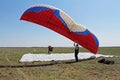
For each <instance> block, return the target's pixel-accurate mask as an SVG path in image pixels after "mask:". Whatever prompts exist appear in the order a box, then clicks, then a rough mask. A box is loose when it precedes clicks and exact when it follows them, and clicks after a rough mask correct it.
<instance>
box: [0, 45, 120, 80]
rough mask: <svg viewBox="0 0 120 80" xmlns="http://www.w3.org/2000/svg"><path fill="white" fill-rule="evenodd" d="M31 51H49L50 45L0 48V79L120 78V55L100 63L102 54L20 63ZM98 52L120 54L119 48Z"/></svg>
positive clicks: (105, 79)
mask: <svg viewBox="0 0 120 80" xmlns="http://www.w3.org/2000/svg"><path fill="white" fill-rule="evenodd" d="M80 50H81V51H86V50H85V49H80ZM72 51H73V48H54V53H56V52H59V53H64V52H65V53H69V52H72ZM29 52H31V53H47V48H0V80H8V79H9V80H120V76H119V75H120V71H119V70H120V58H107V59H109V60H114V61H115V64H113V65H107V64H100V63H98V62H97V61H98V60H99V59H101V58H98V59H92V60H85V61H81V62H74V60H69V61H48V62H34V63H19V62H18V60H19V59H20V58H21V56H22V55H23V54H25V53H29ZM99 53H102V54H113V55H117V56H120V48H119V47H117V48H113V47H111V48H100V49H99Z"/></svg>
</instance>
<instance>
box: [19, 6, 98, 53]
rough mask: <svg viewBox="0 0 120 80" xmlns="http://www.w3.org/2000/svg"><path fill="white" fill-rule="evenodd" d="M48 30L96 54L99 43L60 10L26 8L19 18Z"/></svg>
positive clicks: (47, 7)
mask: <svg viewBox="0 0 120 80" xmlns="http://www.w3.org/2000/svg"><path fill="white" fill-rule="evenodd" d="M20 19H21V20H26V21H29V22H33V23H36V24H39V25H42V26H44V27H46V28H49V29H51V30H53V31H55V32H57V33H59V34H61V35H63V36H65V37H67V38H69V39H70V40H72V41H74V42H76V43H78V44H79V45H81V46H83V47H84V48H86V49H88V50H89V51H91V52H92V53H94V54H96V53H97V51H98V47H99V42H98V39H97V38H96V36H95V35H94V34H93V33H92V32H90V31H89V30H88V29H87V28H86V27H85V26H83V25H81V24H77V23H75V22H74V21H73V19H72V18H71V17H70V16H68V15H67V14H66V13H65V12H63V11H62V10H60V9H58V8H55V7H53V6H49V5H43V4H40V5H36V6H33V7H30V8H28V9H27V10H26V11H25V12H24V13H23V15H22V16H21V18H20Z"/></svg>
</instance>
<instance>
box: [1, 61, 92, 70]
mask: <svg viewBox="0 0 120 80" xmlns="http://www.w3.org/2000/svg"><path fill="white" fill-rule="evenodd" d="M87 60H92V59H84V60H79V61H78V62H82V61H87ZM78 62H76V61H74V60H71V61H63V62H62V61H51V62H50V63H45V64H22V65H0V68H29V67H40V66H52V65H57V64H72V63H78Z"/></svg>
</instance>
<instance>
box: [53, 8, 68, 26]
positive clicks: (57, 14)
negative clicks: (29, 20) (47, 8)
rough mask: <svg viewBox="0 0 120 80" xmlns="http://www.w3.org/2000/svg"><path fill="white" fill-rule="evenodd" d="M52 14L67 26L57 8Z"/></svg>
mask: <svg viewBox="0 0 120 80" xmlns="http://www.w3.org/2000/svg"><path fill="white" fill-rule="evenodd" d="M54 14H55V15H56V16H57V17H58V18H59V19H60V21H61V22H62V23H63V24H64V25H65V26H66V27H68V26H67V24H66V22H65V21H64V20H63V18H62V17H61V16H60V11H59V10H54Z"/></svg>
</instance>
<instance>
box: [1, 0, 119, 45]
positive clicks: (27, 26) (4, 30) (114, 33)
mask: <svg viewBox="0 0 120 80" xmlns="http://www.w3.org/2000/svg"><path fill="white" fill-rule="evenodd" d="M37 4H48V5H52V6H55V7H57V8H60V9H62V10H63V11H64V12H66V13H67V14H68V15H69V16H71V17H72V19H73V20H74V21H75V22H76V23H78V24H82V25H84V26H86V28H87V29H89V30H90V31H91V32H92V33H94V34H95V35H96V37H97V38H98V40H99V44H100V47H105V46H107V47H108V46H109V47H111V46H120V0H0V47H47V46H49V45H51V46H54V47H72V46H73V43H74V42H73V41H71V40H69V39H67V38H66V37H64V36H62V35H60V34H58V33H56V32H54V31H52V30H50V29H47V28H45V27H43V26H40V25H37V24H33V23H30V22H26V21H23V20H20V17H21V15H22V14H23V12H24V11H25V10H26V9H28V8H29V7H30V6H33V5H37Z"/></svg>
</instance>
